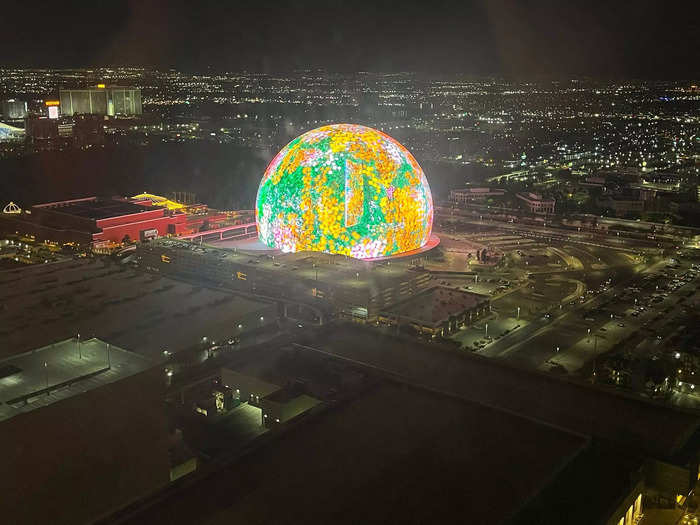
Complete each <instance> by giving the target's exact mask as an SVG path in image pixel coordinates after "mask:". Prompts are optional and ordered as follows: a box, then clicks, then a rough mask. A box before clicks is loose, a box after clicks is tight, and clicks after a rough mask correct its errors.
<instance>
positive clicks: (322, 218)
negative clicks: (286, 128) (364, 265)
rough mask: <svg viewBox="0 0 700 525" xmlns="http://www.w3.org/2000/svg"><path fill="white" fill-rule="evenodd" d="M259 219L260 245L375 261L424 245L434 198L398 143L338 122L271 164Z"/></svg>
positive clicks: (261, 189)
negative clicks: (261, 243)
mask: <svg viewBox="0 0 700 525" xmlns="http://www.w3.org/2000/svg"><path fill="white" fill-rule="evenodd" d="M255 214H256V222H257V227H258V232H259V236H260V240H261V241H262V242H263V243H264V244H266V245H268V246H270V247H272V248H277V249H280V250H282V251H283V252H298V251H302V250H310V251H317V252H326V253H338V254H344V255H349V256H351V257H355V258H358V259H371V258H374V257H381V256H389V255H394V254H399V253H403V252H407V251H411V250H416V249H418V248H420V247H422V246H424V245H425V244H426V243H427V242H428V239H429V238H430V233H431V231H432V224H433V199H432V195H431V193H430V187H429V186H428V181H427V180H426V178H425V174H424V173H423V170H422V169H421V167H420V165H419V164H418V162H417V161H416V159H415V158H414V157H413V155H411V153H410V152H409V151H408V150H407V149H406V148H405V147H403V146H402V145H401V144H399V143H398V142H397V141H396V140H394V139H393V138H391V137H390V136H389V135H386V134H385V133H382V132H381V131H377V130H376V129H372V128H368V127H365V126H359V125H354V124H333V125H330V126H323V127H320V128H317V129H314V130H311V131H308V132H307V133H304V134H303V135H301V136H299V137H297V138H296V139H294V140H293V141H292V142H290V143H289V144H287V145H286V146H285V147H284V148H283V149H282V150H281V151H280V152H279V153H278V154H277V156H276V157H275V158H274V159H273V160H272V162H270V165H269V166H268V167H267V169H266V170H265V175H264V176H263V178H262V181H261V182H260V187H259V188H258V195H257V199H256V206H255Z"/></svg>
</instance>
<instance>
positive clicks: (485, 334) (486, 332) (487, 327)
mask: <svg viewBox="0 0 700 525" xmlns="http://www.w3.org/2000/svg"><path fill="white" fill-rule="evenodd" d="M485 327H486V328H485V331H484V337H486V336H488V335H489V324H488V323H486V325H485Z"/></svg>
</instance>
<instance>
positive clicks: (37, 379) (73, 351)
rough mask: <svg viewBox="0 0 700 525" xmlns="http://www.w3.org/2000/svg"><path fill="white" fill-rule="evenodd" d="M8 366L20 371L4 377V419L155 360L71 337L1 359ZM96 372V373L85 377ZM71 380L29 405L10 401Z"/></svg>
mask: <svg viewBox="0 0 700 525" xmlns="http://www.w3.org/2000/svg"><path fill="white" fill-rule="evenodd" d="M6 366H12V367H15V368H16V369H17V370H18V371H17V373H14V374H12V375H8V376H6V377H4V378H0V420H3V419H8V418H11V417H13V416H15V415H17V414H21V413H23V412H28V411H30V410H34V409H36V408H39V407H42V406H46V405H50V404H51V403H55V402H56V401H60V400H62V399H66V398H68V397H71V396H74V395H78V394H81V393H82V392H85V391H86V390H91V389H93V388H97V387H99V386H102V385H105V384H108V383H112V382H114V381H118V380H119V379H123V378H125V377H128V376H130V375H133V374H136V373H138V372H141V371H143V370H146V369H147V368H150V367H151V366H152V363H151V362H150V361H149V360H147V359H145V358H143V357H141V356H139V355H137V354H134V353H132V352H127V351H126V350H122V349H121V348H118V347H115V346H111V345H110V347H109V356H108V355H107V343H105V342H103V341H99V340H97V339H90V340H88V341H81V342H80V345H79V346H78V341H77V339H68V340H65V341H61V342H58V343H56V344H53V345H50V346H47V347H44V348H39V349H37V350H34V351H32V352H27V353H24V354H20V355H17V356H13V357H11V358H8V359H4V360H2V361H0V368H3V367H6ZM105 369H106V370H105ZM100 371H101V372H100ZM96 372H99V373H96ZM93 373H96V374H95V375H92V376H89V377H82V376H86V375H88V374H93ZM71 380H75V382H74V383H73V384H72V385H70V386H62V387H61V388H57V389H56V390H49V392H48V393H46V392H43V393H41V394H38V395H36V396H33V397H31V398H30V399H28V401H27V403H26V404H25V403H14V404H12V405H8V404H7V402H8V401H10V400H13V399H16V398H18V397H20V396H26V395H28V394H32V393H34V392H38V391H41V390H44V389H47V388H49V389H51V388H52V387H54V386H56V385H60V384H62V383H65V382H67V381H71Z"/></svg>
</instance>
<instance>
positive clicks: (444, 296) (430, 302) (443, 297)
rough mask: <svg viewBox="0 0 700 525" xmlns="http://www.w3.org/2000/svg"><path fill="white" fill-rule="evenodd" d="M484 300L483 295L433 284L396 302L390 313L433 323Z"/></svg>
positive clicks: (485, 299) (485, 298) (468, 308)
mask: <svg viewBox="0 0 700 525" xmlns="http://www.w3.org/2000/svg"><path fill="white" fill-rule="evenodd" d="M485 301H488V297H486V296H484V295H480V294H476V293H472V292H465V291H463V290H456V289H454V288H446V287H443V286H435V287H433V288H430V289H428V290H425V291H423V292H421V293H419V294H417V295H415V296H413V297H411V298H410V299H407V300H405V301H403V302H401V303H399V304H397V305H396V306H395V307H394V308H392V313H394V314H398V315H400V316H405V317H409V318H411V319H415V320H418V321H421V322H424V323H428V324H435V323H439V322H442V321H445V320H447V319H448V318H449V317H450V316H451V315H456V314H460V313H462V312H464V311H466V310H470V309H472V308H474V307H476V306H478V305H479V304H481V303H483V302H485Z"/></svg>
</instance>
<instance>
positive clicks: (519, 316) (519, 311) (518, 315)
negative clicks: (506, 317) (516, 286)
mask: <svg viewBox="0 0 700 525" xmlns="http://www.w3.org/2000/svg"><path fill="white" fill-rule="evenodd" d="M518 321H520V307H519V306H518Z"/></svg>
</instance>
